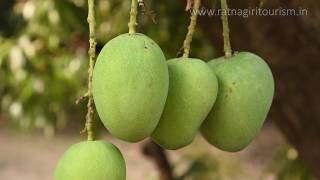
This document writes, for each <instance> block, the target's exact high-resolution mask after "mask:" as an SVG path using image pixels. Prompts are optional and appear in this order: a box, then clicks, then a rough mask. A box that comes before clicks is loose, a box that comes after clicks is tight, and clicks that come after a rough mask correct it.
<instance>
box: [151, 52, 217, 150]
mask: <svg viewBox="0 0 320 180" xmlns="http://www.w3.org/2000/svg"><path fill="white" fill-rule="evenodd" d="M168 68H169V93H168V98H167V102H166V105H165V108H164V111H163V113H162V116H161V119H160V122H159V124H158V126H157V128H156V130H155V131H154V132H153V134H152V139H153V140H154V141H155V142H156V143H157V144H159V145H160V146H162V147H164V148H166V149H178V148H181V147H183V146H186V145H188V144H190V143H191V142H192V140H193V139H194V137H195V135H196V133H197V132H198V129H199V128H200V125H201V124H202V122H203V120H204V119H205V118H206V116H207V115H208V113H209V112H210V110H211V108H212V106H213V104H214V102H215V99H216V96H217V90H218V83H217V79H216V76H215V75H214V73H213V72H212V70H211V69H210V67H209V66H208V65H207V63H205V62H203V61H201V60H199V59H192V58H176V59H171V60H169V61H168Z"/></svg>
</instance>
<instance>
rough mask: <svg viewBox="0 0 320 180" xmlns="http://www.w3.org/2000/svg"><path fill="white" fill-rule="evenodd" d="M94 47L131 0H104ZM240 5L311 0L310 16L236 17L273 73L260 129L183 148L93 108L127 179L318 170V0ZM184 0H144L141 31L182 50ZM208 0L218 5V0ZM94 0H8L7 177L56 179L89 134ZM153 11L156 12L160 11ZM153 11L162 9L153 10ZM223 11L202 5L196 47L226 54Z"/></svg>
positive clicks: (3, 81) (237, 33)
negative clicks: (123, 129)
mask: <svg viewBox="0 0 320 180" xmlns="http://www.w3.org/2000/svg"><path fill="white" fill-rule="evenodd" d="M95 2H96V18H97V26H96V29H97V40H98V45H97V50H98V52H99V51H100V50H101V48H102V47H103V45H104V44H105V43H106V42H107V41H108V40H110V39H111V38H113V37H115V36H117V35H119V34H122V33H125V32H127V22H128V19H129V13H128V12H129V7H130V1H129V0H127V1H122V0H108V1H106V0H96V1H95ZM229 6H230V7H231V8H240V9H243V8H248V7H259V6H263V8H267V9H272V8H279V7H282V8H293V9H299V8H305V9H307V10H308V14H307V15H306V16H250V17H248V18H244V17H240V16H232V17H230V28H231V41H232V45H233V49H234V50H235V51H251V52H254V53H256V54H258V55H260V56H261V57H263V58H264V59H265V60H266V61H267V62H268V64H269V65H270V66H271V69H272V71H273V73H274V76H275V81H276V94H275V99H274V102H273V106H272V108H271V112H270V113H269V116H268V118H267V120H266V122H265V124H264V127H263V129H262V130H261V132H260V133H259V135H258V136H257V138H256V139H255V141H254V142H253V143H252V144H251V145H250V146H249V147H248V148H246V149H245V150H243V151H241V152H238V153H226V152H222V151H220V150H218V149H216V148H214V147H212V146H210V145H209V144H208V143H206V142H205V141H204V140H203V139H202V137H200V136H198V137H197V138H196V139H195V141H194V142H193V144H191V145H189V146H187V147H185V148H182V149H180V150H177V151H163V150H162V149H159V147H156V146H155V145H154V144H152V143H150V142H149V140H145V141H143V142H140V143H136V144H129V143H125V142H122V141H120V140H117V139H115V138H112V137H111V136H110V135H109V134H108V133H107V132H106V130H105V129H104V128H103V127H102V126H101V124H100V123H99V119H98V118H96V123H95V129H96V132H97V133H99V135H100V136H101V138H103V139H107V140H108V141H111V142H112V143H114V144H115V145H117V146H118V147H119V148H120V150H121V151H122V153H123V155H124V157H125V159H126V162H127V171H128V175H127V179H128V180H145V179H146V180H158V179H170V178H172V177H173V176H174V177H179V178H180V179H186V180H216V179H222V180H224V179H254V180H255V179H257V180H260V179H268V180H269V179H284V180H300V179H303V180H309V179H320V94H319V92H320V83H319V82H320V59H319V58H320V37H319V34H320V1H318V0H304V1H302V0H243V1H230V2H229ZM185 7H186V1H185V0H177V1H169V0H164V1H152V0H145V8H144V9H140V12H141V13H140V15H139V26H138V31H139V32H142V33H145V34H147V35H148V36H150V37H151V38H152V39H154V40H155V41H156V42H157V43H158V44H159V45H160V47H161V48H162V49H163V51H164V53H165V55H166V57H167V58H173V57H176V55H177V52H178V51H179V49H180V47H181V46H182V42H183V39H184V36H185V34H186V31H187V26H188V23H189V15H190V14H189V12H186V11H185ZM203 7H205V8H207V9H210V8H219V3H218V2H216V1H214V0H211V1H210V0H203ZM86 16H87V2H86V0H1V1H0V179H1V180H21V179H23V180H46V179H52V173H53V170H54V167H55V165H56V163H57V161H58V158H59V157H60V156H61V155H62V153H63V152H64V151H65V150H66V149H67V148H68V147H69V146H70V145H71V144H73V143H76V142H78V141H80V140H83V139H85V135H83V134H80V133H79V132H80V131H81V130H82V129H83V127H84V116H85V112H86V102H83V103H81V104H80V105H76V104H75V100H76V99H77V97H79V96H81V95H83V94H84V93H85V92H86V82H87V68H88V57H87V50H88V25H87V22H86ZM154 17H155V18H154ZM154 20H155V21H154ZM221 34H222V32H221V24H220V20H219V17H218V16H208V15H206V16H200V17H199V22H198V26H197V31H196V33H195V36H194V41H193V43H192V51H191V57H198V58H201V59H203V60H205V61H208V60H210V59H212V58H214V57H217V56H221V55H223V51H222V47H223V40H222V35H221Z"/></svg>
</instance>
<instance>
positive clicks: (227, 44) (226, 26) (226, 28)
mask: <svg viewBox="0 0 320 180" xmlns="http://www.w3.org/2000/svg"><path fill="white" fill-rule="evenodd" d="M221 9H222V14H221V21H222V27H223V40H224V52H225V56H226V57H227V58H229V57H231V56H232V50H231V44H230V35H229V34H230V30H229V22H228V4H227V0H221Z"/></svg>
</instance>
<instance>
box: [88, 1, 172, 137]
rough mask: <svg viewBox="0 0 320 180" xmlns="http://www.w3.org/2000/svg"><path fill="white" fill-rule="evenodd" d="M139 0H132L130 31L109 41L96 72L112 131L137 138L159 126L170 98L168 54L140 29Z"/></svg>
mask: <svg viewBox="0 0 320 180" xmlns="http://www.w3.org/2000/svg"><path fill="white" fill-rule="evenodd" d="M136 16H137V1H136V0H133V1H132V6H131V13H130V22H129V33H128V34H122V35H119V36H117V37H116V38H114V39H112V40H111V41H109V42H108V43H107V44H106V45H105V46H104V47H103V49H102V50H101V52H100V54H99V56H98V59H97V62H96V65H95V68H94V72H93V97H94V101H95V105H96V109H97V112H98V114H99V117H100V119H101V120H102V122H103V124H104V125H105V127H106V128H107V129H108V130H109V132H110V133H111V134H112V135H113V136H115V137H117V138H119V139H122V140H125V141H129V142H137V141H140V140H142V139H144V138H146V137H148V136H150V135H151V133H152V132H153V131H154V129H155V128H156V126H157V124H158V122H159V119H160V116H161V113H162V111H163V108H164V104H165V101H166V98H167V93H168V86H169V77H168V66H167V64H166V61H165V56H164V54H163V52H162V50H161V49H160V47H159V46H158V45H157V44H156V43H155V42H154V41H153V40H152V39H150V38H149V37H147V36H145V35H143V34H140V33H136V31H135V26H136Z"/></svg>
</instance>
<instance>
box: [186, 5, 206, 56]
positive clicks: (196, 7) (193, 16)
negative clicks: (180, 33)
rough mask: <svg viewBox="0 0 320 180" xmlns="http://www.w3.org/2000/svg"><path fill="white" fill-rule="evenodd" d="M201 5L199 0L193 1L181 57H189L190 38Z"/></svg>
mask: <svg viewBox="0 0 320 180" xmlns="http://www.w3.org/2000/svg"><path fill="white" fill-rule="evenodd" d="M200 5H201V0H194V5H193V9H192V10H191V17H190V24H189V27H188V33H187V35H186V38H185V40H184V42H183V55H182V57H184V58H187V57H189V53H190V45H191V42H192V37H193V34H194V31H195V28H196V25H197V17H198V14H199V8H200Z"/></svg>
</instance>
